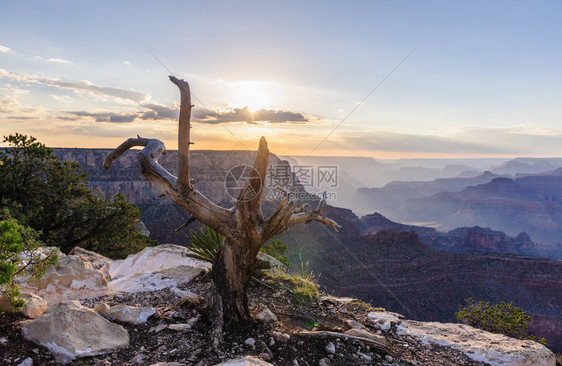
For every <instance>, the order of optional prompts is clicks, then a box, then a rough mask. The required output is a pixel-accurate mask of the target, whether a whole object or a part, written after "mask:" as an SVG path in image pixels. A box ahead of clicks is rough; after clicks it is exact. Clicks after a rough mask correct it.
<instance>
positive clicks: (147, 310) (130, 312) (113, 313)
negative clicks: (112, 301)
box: [94, 304, 156, 324]
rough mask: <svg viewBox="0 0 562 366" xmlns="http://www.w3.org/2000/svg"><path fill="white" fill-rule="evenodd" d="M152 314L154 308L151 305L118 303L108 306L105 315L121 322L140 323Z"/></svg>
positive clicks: (154, 312) (154, 311)
mask: <svg viewBox="0 0 562 366" xmlns="http://www.w3.org/2000/svg"><path fill="white" fill-rule="evenodd" d="M94 310H95V309H94ZM100 314H101V313H100ZM154 314H156V310H155V309H154V308H152V307H148V306H129V305H123V304H118V305H114V306H112V307H110V308H109V312H108V313H107V315H106V316H107V317H109V318H111V319H114V320H117V321H120V322H123V323H131V324H142V323H146V321H147V320H148V318H150V317H151V316H152V315H154ZM101 315H103V314H101Z"/></svg>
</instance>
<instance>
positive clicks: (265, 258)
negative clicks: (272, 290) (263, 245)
mask: <svg viewBox="0 0 562 366" xmlns="http://www.w3.org/2000/svg"><path fill="white" fill-rule="evenodd" d="M256 259H257V260H256V264H255V265H254V269H263V270H266V271H267V272H269V273H271V274H274V275H278V274H284V273H287V271H288V268H287V266H285V265H284V264H283V263H281V262H280V261H279V260H277V259H275V258H273V257H272V256H270V255H267V254H265V253H261V252H260V253H258V255H257V256H256Z"/></svg>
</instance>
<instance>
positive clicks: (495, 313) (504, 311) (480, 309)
mask: <svg viewBox="0 0 562 366" xmlns="http://www.w3.org/2000/svg"><path fill="white" fill-rule="evenodd" d="M465 302H466V306H465V307H462V306H459V311H458V312H457V313H455V315H456V317H457V319H458V320H459V321H460V322H462V323H464V324H468V325H470V326H473V327H475V328H479V329H482V330H485V331H488V332H492V333H498V334H504V335H506V336H509V337H513V338H517V339H531V340H536V341H537V342H539V343H541V344H544V345H546V340H545V339H544V338H540V339H538V340H537V339H536V338H535V337H533V336H529V335H527V327H528V325H529V322H530V321H531V317H530V316H529V315H527V313H526V312H524V311H523V310H521V308H518V307H516V306H514V305H513V301H511V302H510V303H508V304H506V303H505V302H503V301H502V302H500V303H499V304H497V305H490V303H489V302H483V301H479V302H478V303H476V302H475V301H474V300H473V299H471V298H468V299H465Z"/></svg>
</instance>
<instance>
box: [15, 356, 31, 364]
mask: <svg viewBox="0 0 562 366" xmlns="http://www.w3.org/2000/svg"><path fill="white" fill-rule="evenodd" d="M18 366H33V359H32V358H31V357H28V358H26V359H25V360H23V361H22V362H20V363H19V364H18Z"/></svg>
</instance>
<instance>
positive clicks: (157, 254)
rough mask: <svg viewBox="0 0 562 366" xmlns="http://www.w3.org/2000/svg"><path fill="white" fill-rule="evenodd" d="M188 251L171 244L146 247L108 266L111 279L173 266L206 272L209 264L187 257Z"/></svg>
mask: <svg viewBox="0 0 562 366" xmlns="http://www.w3.org/2000/svg"><path fill="white" fill-rule="evenodd" d="M187 253H189V250H188V249H187V248H185V247H182V246H179V245H173V244H163V245H158V246H156V247H147V248H144V249H143V250H141V251H140V252H138V253H136V254H131V255H129V256H128V257H127V258H126V259H124V260H117V261H114V262H113V263H111V265H110V266H109V273H110V275H111V277H112V278H115V279H117V278H121V277H125V276H131V275H134V274H139V273H146V272H155V271H158V270H162V269H165V268H170V267H175V266H189V267H192V268H201V269H203V270H207V269H209V268H211V264H210V263H207V262H203V261H200V260H197V259H193V258H190V257H188V256H187Z"/></svg>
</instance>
